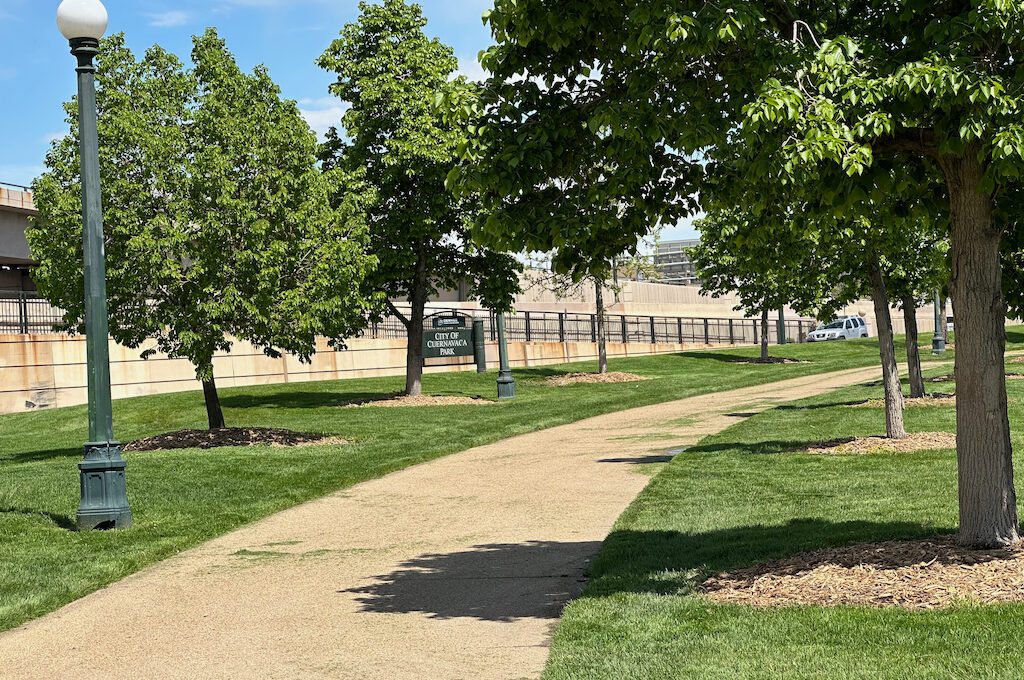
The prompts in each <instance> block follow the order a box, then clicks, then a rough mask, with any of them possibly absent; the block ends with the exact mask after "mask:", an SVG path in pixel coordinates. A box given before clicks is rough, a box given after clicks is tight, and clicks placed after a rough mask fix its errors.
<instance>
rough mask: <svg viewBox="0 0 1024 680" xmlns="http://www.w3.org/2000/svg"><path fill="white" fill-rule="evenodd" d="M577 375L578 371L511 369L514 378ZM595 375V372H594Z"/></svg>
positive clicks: (541, 368)
mask: <svg viewBox="0 0 1024 680" xmlns="http://www.w3.org/2000/svg"><path fill="white" fill-rule="evenodd" d="M574 372H575V373H579V371H567V370H561V369H557V368H544V367H535V368H515V369H512V375H513V376H514V377H516V378H539V379H543V378H553V377H555V376H560V375H571V374H572V373H574ZM595 373H596V371H595Z"/></svg>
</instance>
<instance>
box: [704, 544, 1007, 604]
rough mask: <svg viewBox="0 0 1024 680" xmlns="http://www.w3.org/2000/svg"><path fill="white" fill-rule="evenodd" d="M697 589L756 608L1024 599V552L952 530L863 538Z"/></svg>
mask: <svg viewBox="0 0 1024 680" xmlns="http://www.w3.org/2000/svg"><path fill="white" fill-rule="evenodd" d="M699 591H700V592H701V593H702V594H703V595H704V596H705V597H707V598H708V599H710V600H712V601H714V602H719V603H729V604H743V605H750V606H754V607H785V606H794V605H816V606H824V607H832V606H838V605H860V606H868V607H903V608H906V609H937V608H941V607H948V606H950V605H953V604H957V603H968V602H970V603H982V604H995V603H999V602H1024V551H1022V550H1021V549H1020V548H1019V547H1017V548H1006V549H1000V550H969V549H966V548H961V547H959V546H957V545H956V544H955V542H954V538H953V537H952V536H950V537H938V538H932V539H927V540H916V541H887V542H884V543H872V544H862V545H854V546H850V547H846V548H838V549H832V550H817V551H814V552H808V553H803V554H800V555H796V556H794V557H791V558H788V559H784V560H780V561H777V562H771V563H767V564H762V565H758V566H755V567H751V568H748V569H740V570H737V571H733V572H727V573H721V574H717V575H715V576H713V577H712V578H710V579H708V580H707V581H706V582H705V583H704V584H703V585H702V586H701V587H700V588H699Z"/></svg>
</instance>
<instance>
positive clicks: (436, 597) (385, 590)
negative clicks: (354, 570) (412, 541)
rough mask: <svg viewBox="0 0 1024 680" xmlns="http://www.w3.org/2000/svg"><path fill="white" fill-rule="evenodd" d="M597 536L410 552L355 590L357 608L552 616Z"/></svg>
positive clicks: (444, 615) (579, 578) (581, 578)
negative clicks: (411, 555) (441, 551)
mask: <svg viewBox="0 0 1024 680" xmlns="http://www.w3.org/2000/svg"><path fill="white" fill-rule="evenodd" d="M600 547H601V543H600V542H598V541H584V542H579V543H562V542H557V541H530V542H527V543H497V544H489V545H478V546H474V547H473V548H472V549H470V550H465V551H461V552H454V553H447V554H427V555H421V556H419V557H416V558H413V559H411V560H408V561H407V562H405V563H403V564H402V565H401V567H400V568H399V569H397V570H395V571H393V572H391V573H390V574H384V575H382V576H378V577H377V579H378V581H377V582H376V583H372V584H370V585H367V586H362V587H359V588H352V589H349V590H341V591H338V592H341V593H357V594H358V595H359V597H358V598H357V600H358V601H359V602H360V603H361V604H362V609H363V611H366V612H377V613H389V614H394V613H399V614H402V613H412V612H421V613H424V614H427V615H428V616H430V617H431V618H436V619H453V618H474V619H480V620H483V621H504V622H509V621H514V620H516V619H526V618H530V619H551V620H556V619H558V617H559V616H560V615H561V612H562V608H563V607H565V605H566V604H567V603H568V601H569V600H570V599H572V598H574V597H576V596H578V595H579V593H580V592H581V590H582V588H583V584H584V582H585V581H586V569H587V567H588V565H589V563H590V560H591V558H593V556H594V555H595V554H596V553H597V551H598V550H599V549H600Z"/></svg>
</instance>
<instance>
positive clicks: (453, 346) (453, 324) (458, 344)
mask: <svg viewBox="0 0 1024 680" xmlns="http://www.w3.org/2000/svg"><path fill="white" fill-rule="evenodd" d="M432 321H433V323H432V324H431V325H432V326H433V328H432V329H428V330H425V331H424V332H423V358H424V359H448V358H451V357H471V356H473V354H474V347H473V329H472V328H468V327H467V324H466V317H465V316H461V315H460V316H435V317H434V318H433V319H432Z"/></svg>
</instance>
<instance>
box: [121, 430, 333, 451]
mask: <svg viewBox="0 0 1024 680" xmlns="http://www.w3.org/2000/svg"><path fill="white" fill-rule="evenodd" d="M347 443H348V442H347V441H345V440H344V439H340V438H338V437H325V436H324V435H322V434H304V433H302V432H293V431H291V430H282V429H274V428H266V427H228V428H224V429H221V430H179V431H178V432H169V433H167V434H161V435H157V436H156V437H149V438H148V439H140V440H138V441H134V442H131V443H129V444H126V445H125V447H124V450H125V451H128V452H132V451H168V450H174V449H217V448H222V447H226V446H273V447H292V446H316V445H342V444H347Z"/></svg>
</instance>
